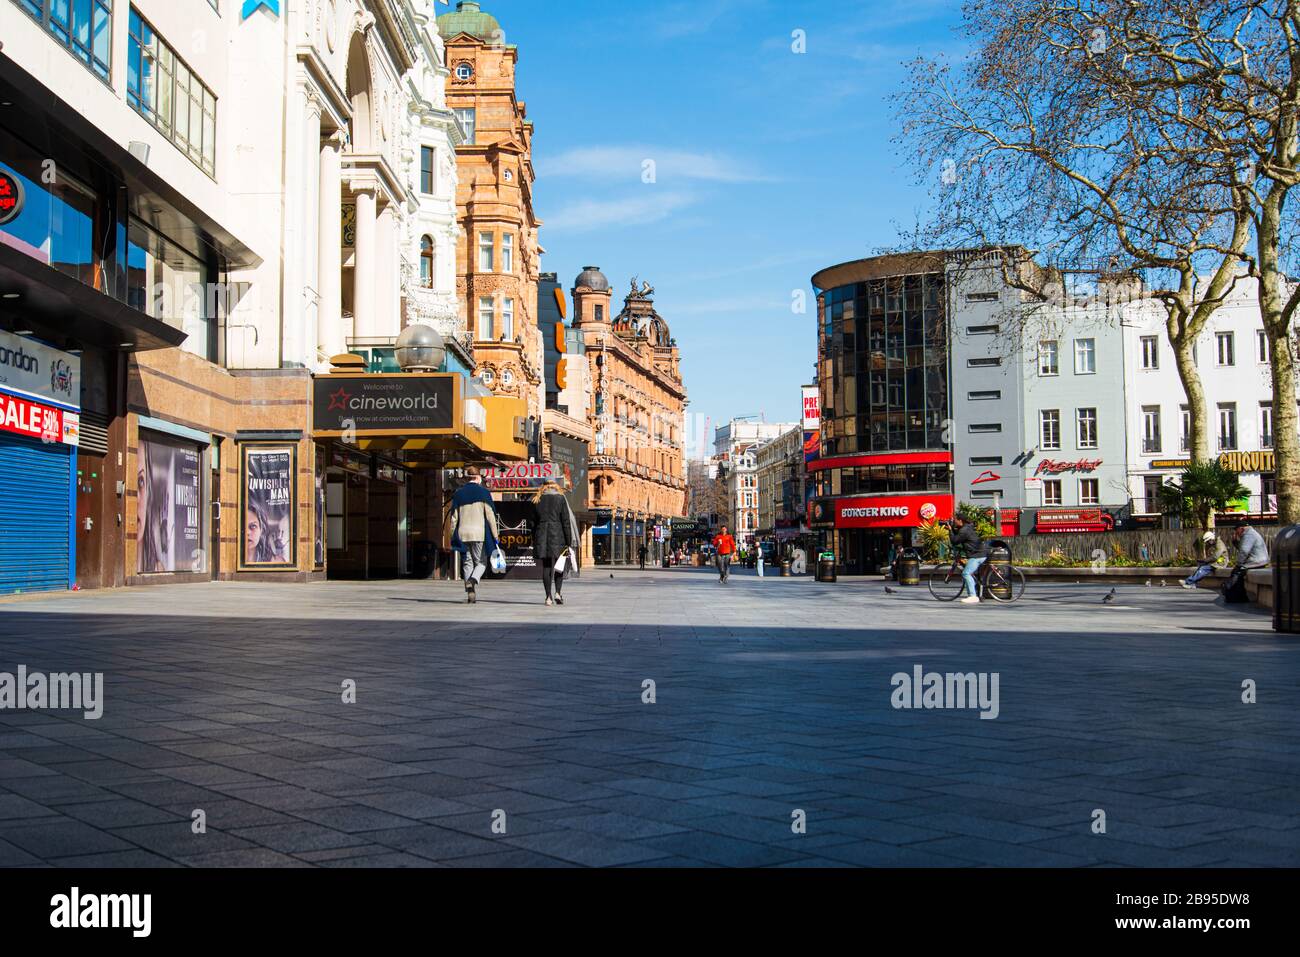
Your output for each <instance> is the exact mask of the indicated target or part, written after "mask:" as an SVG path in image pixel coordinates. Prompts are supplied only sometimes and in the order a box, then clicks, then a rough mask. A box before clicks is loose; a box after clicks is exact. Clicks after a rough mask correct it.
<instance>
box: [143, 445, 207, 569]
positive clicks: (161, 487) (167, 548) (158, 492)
mask: <svg viewBox="0 0 1300 957" xmlns="http://www.w3.org/2000/svg"><path fill="white" fill-rule="evenodd" d="M202 463H203V453H202V452H201V451H200V450H199V448H198V446H196V445H193V444H191V443H188V442H185V441H184V440H183V439H174V438H171V437H169V436H164V435H154V434H152V433H149V434H146V433H144V432H141V433H140V448H139V452H138V454H137V456H136V556H137V558H136V567H137V569H138V570H139V572H140V574H142V575H152V574H156V573H159V572H202V571H205V570H206V569H207V561H206V555H205V554H204V552H203V549H202V547H201V545H200V540H201V538H202V534H203V508H202V504H203V496H202V486H201V477H202Z"/></svg>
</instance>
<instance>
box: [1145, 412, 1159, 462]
mask: <svg viewBox="0 0 1300 957" xmlns="http://www.w3.org/2000/svg"><path fill="white" fill-rule="evenodd" d="M1159 451H1160V406H1158V405H1144V406H1142V453H1143V454H1144V455H1152V454H1154V453H1156V452H1159Z"/></svg>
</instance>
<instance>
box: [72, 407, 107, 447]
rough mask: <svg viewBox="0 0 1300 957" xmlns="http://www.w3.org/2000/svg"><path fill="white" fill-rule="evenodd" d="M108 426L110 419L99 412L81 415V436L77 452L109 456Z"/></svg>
mask: <svg viewBox="0 0 1300 957" xmlns="http://www.w3.org/2000/svg"><path fill="white" fill-rule="evenodd" d="M108 426H109V418H108V416H106V415H100V414H99V413H98V412H83V413H81V429H80V433H81V434H80V436H79V437H78V439H77V450H78V451H79V452H82V453H86V454H91V455H107V454H108Z"/></svg>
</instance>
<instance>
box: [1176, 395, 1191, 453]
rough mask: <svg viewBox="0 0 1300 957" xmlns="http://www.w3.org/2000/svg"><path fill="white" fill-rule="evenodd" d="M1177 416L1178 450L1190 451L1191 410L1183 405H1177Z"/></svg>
mask: <svg viewBox="0 0 1300 957" xmlns="http://www.w3.org/2000/svg"><path fill="white" fill-rule="evenodd" d="M1178 417H1179V420H1180V425H1179V429H1178V431H1179V439H1178V451H1179V452H1190V451H1191V449H1192V410H1191V409H1189V408H1188V407H1187V406H1185V405H1180V406H1179V407H1178Z"/></svg>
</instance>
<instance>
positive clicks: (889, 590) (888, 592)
mask: <svg viewBox="0 0 1300 957" xmlns="http://www.w3.org/2000/svg"><path fill="white" fill-rule="evenodd" d="M885 594H886V595H892V594H894V589H892V588H890V587H889V586H888V585H886V586H885Z"/></svg>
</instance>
